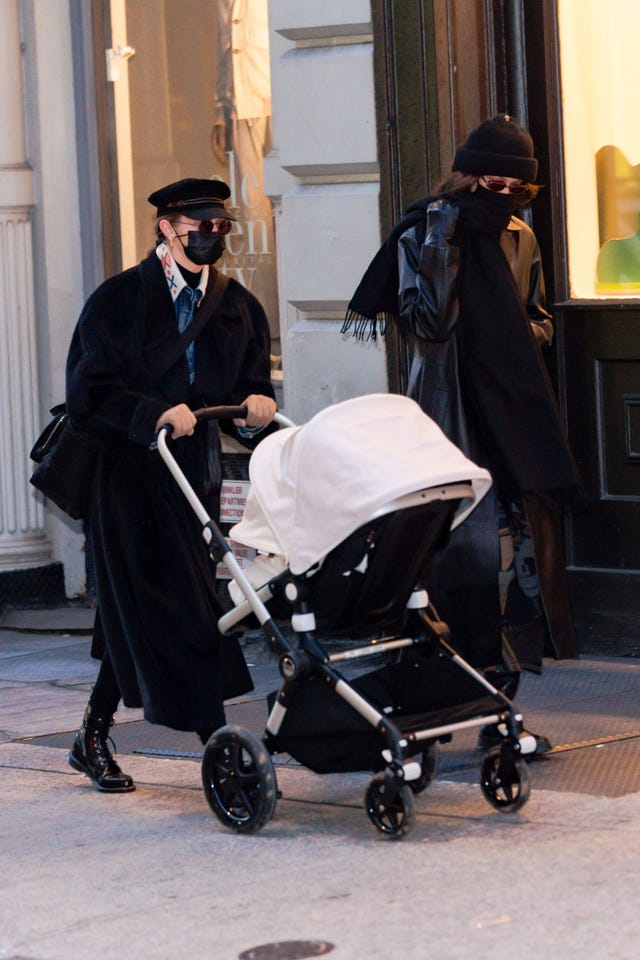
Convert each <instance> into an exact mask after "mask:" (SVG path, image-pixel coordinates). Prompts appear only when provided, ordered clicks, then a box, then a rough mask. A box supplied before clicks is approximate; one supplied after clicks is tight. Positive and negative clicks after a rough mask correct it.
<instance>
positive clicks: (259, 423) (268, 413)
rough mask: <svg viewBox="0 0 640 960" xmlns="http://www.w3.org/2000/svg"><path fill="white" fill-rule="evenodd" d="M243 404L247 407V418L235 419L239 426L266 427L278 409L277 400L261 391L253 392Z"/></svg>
mask: <svg viewBox="0 0 640 960" xmlns="http://www.w3.org/2000/svg"><path fill="white" fill-rule="evenodd" d="M242 405H243V406H245V407H246V408H247V417H246V420H234V421H233V422H234V423H235V425H236V426H237V427H266V426H268V425H269V424H270V423H271V421H272V420H273V418H274V417H275V415H276V411H277V409H278V407H277V405H276V402H275V400H272V399H271V397H265V396H263V395H262V394H260V393H252V394H251V395H250V396H248V397H247V398H246V400H243V403H242Z"/></svg>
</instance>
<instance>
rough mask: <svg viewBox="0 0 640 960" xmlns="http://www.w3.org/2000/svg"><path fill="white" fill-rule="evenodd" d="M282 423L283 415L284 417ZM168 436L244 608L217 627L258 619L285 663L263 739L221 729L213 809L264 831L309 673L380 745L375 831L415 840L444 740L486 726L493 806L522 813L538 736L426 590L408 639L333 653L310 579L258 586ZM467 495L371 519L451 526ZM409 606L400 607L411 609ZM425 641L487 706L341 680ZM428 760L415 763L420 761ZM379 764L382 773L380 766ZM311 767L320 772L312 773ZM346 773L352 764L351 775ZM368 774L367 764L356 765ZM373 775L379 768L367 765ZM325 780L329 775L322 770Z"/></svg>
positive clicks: (225, 410) (389, 508)
mask: <svg viewBox="0 0 640 960" xmlns="http://www.w3.org/2000/svg"><path fill="white" fill-rule="evenodd" d="M244 416H246V408H243V407H240V408H237V407H212V408H206V409H203V410H199V411H196V417H197V418H198V419H214V418H216V419H218V418H219V419H222V418H233V417H244ZM277 419H278V420H279V421H280V422H281V423H283V424H284V425H287V426H288V425H290V422H289V421H287V420H286V418H283V417H280V416H279V415H277ZM170 432H171V428H170V427H168V426H165V427H163V428H162V429H161V430H160V432H159V435H158V450H159V453H160V455H161V457H162V458H163V460H164V462H165V464H166V465H167V467H168V469H169V470H170V472H171V474H172V475H173V477H174V479H175V480H176V482H177V484H178V486H179V487H180V489H181V491H182V493H183V494H184V496H185V498H186V499H187V501H188V502H189V504H190V506H191V507H192V509H193V511H194V513H195V515H196V517H197V518H198V520H199V522H200V524H201V526H202V536H203V539H204V541H205V543H206V544H207V547H208V549H209V553H210V556H211V559H212V561H213V562H214V563H220V562H224V564H225V566H226V568H227V570H228V571H229V573H230V574H231V576H232V578H233V580H234V581H235V582H236V583H237V585H238V586H239V587H240V589H241V591H242V594H243V596H244V601H242V602H241V603H239V604H238V605H237V606H236V607H235V608H234V609H232V610H231V611H229V612H228V613H226V614H224V615H223V616H222V617H221V618H220V619H219V621H218V628H219V629H220V631H221V633H223V634H224V633H226V632H228V631H229V630H230V629H231V628H232V627H234V626H235V625H236V624H238V623H239V622H240V621H242V620H243V619H245V617H246V616H248V615H249V614H254V615H255V617H256V618H257V620H258V622H259V624H260V627H261V629H262V630H263V632H264V634H265V637H266V639H267V642H268V645H269V647H270V649H271V650H272V652H274V653H275V654H277V655H278V656H279V671H280V675H281V678H282V681H281V685H280V688H279V690H278V692H277V695H276V699H275V702H274V703H273V705H272V707H271V710H270V712H269V716H268V719H267V722H266V728H265V733H264V736H263V738H262V740H261V739H260V738H258V737H256V736H255V735H254V734H253V733H251V732H250V731H248V730H245V729H244V728H242V727H240V726H238V725H227V726H225V727H223V728H221V729H219V730H217V731H215V732H214V734H213V735H212V737H211V738H210V740H209V742H208V743H207V745H206V747H205V750H204V754H203V760H202V779H203V787H204V790H205V794H206V797H207V800H208V802H209V805H210V807H211V809H212V811H213V812H214V814H215V815H216V816H217V817H218V819H219V820H220V821H221V822H222V823H223V824H224V825H225V826H227V827H230V828H231V829H233V830H235V831H236V832H238V833H252V832H255V831H257V830H258V829H260V828H261V827H263V826H264V825H265V824H266V823H267V822H268V820H269V819H270V818H271V816H272V815H273V812H274V809H275V804H276V800H277V796H278V791H277V783H276V776H275V770H274V767H273V762H272V760H271V757H272V755H273V754H275V753H278V752H283V748H282V746H281V745H280V744H279V742H278V736H279V734H280V732H281V730H282V728H283V724H284V723H285V720H286V718H287V714H288V711H289V707H290V705H291V703H292V701H293V700H294V698H295V695H296V692H297V691H298V688H299V687H300V685H301V684H302V683H303V682H304V681H305V680H307V679H308V678H309V677H314V678H317V679H319V680H321V681H322V682H323V683H324V684H326V685H327V686H328V688H329V689H330V690H331V691H332V692H333V693H335V694H336V695H337V697H339V698H341V700H342V701H344V702H345V703H346V704H347V705H348V706H349V707H350V708H351V709H352V710H353V711H355V713H356V714H358V715H359V717H360V718H362V719H363V720H364V721H365V723H366V724H368V725H369V726H370V727H371V730H372V732H375V734H377V735H378V736H379V737H380V738H381V740H382V742H383V747H382V748H381V750H380V764H379V768H378V769H376V768H373V769H376V772H375V774H374V776H373V778H372V780H371V782H370V784H369V786H368V788H367V791H366V794H365V808H366V812H367V815H368V817H369V819H370V821H371V822H372V824H373V826H374V827H375V828H376V830H377V831H378V832H380V833H381V834H383V835H385V836H388V837H400V836H402V835H404V834H405V833H407V832H408V830H409V829H410V827H411V825H412V822H413V819H414V802H413V797H414V795H415V794H417V793H420V792H422V791H423V790H424V789H426V787H427V786H428V785H429V783H430V782H431V781H432V780H433V779H434V777H435V775H436V772H437V761H438V744H439V743H443V742H448V741H449V740H451V738H452V736H453V734H455V733H457V732H459V731H461V730H465V729H468V728H472V727H478V726H481V725H484V724H487V723H495V724H498V725H499V731H500V733H501V734H502V742H501V744H500V745H499V746H497V747H493V748H491V749H490V750H489V751H488V752H487V753H486V755H485V757H484V759H483V762H482V767H481V775H480V786H481V789H482V792H483V794H484V796H485V798H486V799H487V800H488V802H489V803H490V804H491V805H492V806H493V807H495V808H496V809H497V810H498V811H500V812H503V813H510V812H515V811H516V810H519V809H520V808H521V807H522V806H523V805H524V804H525V803H526V801H527V799H528V797H529V792H530V782H529V773H528V765H527V764H526V763H525V761H524V759H523V757H524V756H526V755H527V754H532V753H534V752H535V748H536V743H535V738H534V737H533V736H531V735H530V734H527V733H526V732H525V731H524V726H523V718H522V715H521V714H520V712H519V711H518V710H517V708H516V707H515V705H514V704H513V703H512V701H511V700H510V699H509V698H508V697H507V696H506V695H505V694H504V693H503V692H502V691H501V690H500V689H499V688H498V687H496V686H495V685H494V684H492V683H491V682H490V681H489V680H488V679H487V677H486V676H485V675H483V674H482V673H481V672H480V671H479V670H476V669H475V668H474V667H473V666H471V664H469V663H468V662H467V661H466V660H465V659H464V658H463V657H462V656H460V654H459V653H457V651H456V650H455V648H454V646H453V645H452V644H451V643H450V639H451V638H450V631H449V628H448V626H447V625H446V623H444V622H443V621H442V620H441V619H440V618H439V616H438V614H437V611H436V610H435V608H434V607H433V605H432V604H431V603H430V602H429V597H428V594H427V591H426V589H425V588H424V586H423V585H422V584H421V583H417V584H416V585H414V587H413V588H412V589H411V592H410V594H409V596H408V598H407V600H406V610H407V617H406V620H405V624H406V626H407V627H408V628H409V627H410V629H407V630H406V631H401V633H406V635H397V634H396V633H392V634H391V635H389V636H382V637H375V638H374V639H371V638H370V637H369V638H365V639H363V641H362V642H361V643H359V642H358V641H357V640H356V642H358V645H357V646H356V647H350V648H349V649H345V650H340V651H337V652H333V653H328V652H327V651H326V650H325V649H324V648H323V646H322V643H321V641H320V640H319V638H318V630H317V623H316V615H315V612H314V610H313V609H312V608H311V606H310V603H309V596H310V586H309V572H306V573H305V574H302V575H293V574H292V573H291V572H290V571H289V570H286V571H284V573H281V574H279V575H277V576H275V577H273V578H271V579H270V580H269V581H268V582H267V583H265V584H263V585H262V586H261V587H260V588H258V589H256V588H255V587H254V586H253V585H252V583H251V582H250V581H249V579H248V578H247V576H246V575H245V573H244V571H243V570H242V568H241V567H240V565H239V563H238V561H237V559H236V557H235V556H234V553H233V551H232V549H231V547H230V546H229V544H228V543H227V541H226V539H225V537H224V536H223V534H222V532H221V530H220V528H219V527H218V525H217V524H216V523H215V521H214V520H213V519H212V518H211V517H210V516H209V514H208V513H207V511H206V510H205V508H204V507H203V505H202V503H201V502H200V500H199V499H198V497H197V495H196V494H195V492H194V490H193V488H192V487H191V486H190V484H189V482H188V480H187V479H186V477H185V476H184V473H183V472H182V470H181V469H180V467H179V466H178V464H177V463H176V461H175V459H174V457H173V455H172V453H171V451H170V450H169V448H168V446H167V436H168V435H170ZM468 495H469V486H468V484H465V483H461V482H455V483H451V484H447V485H443V486H439V487H432V488H426V489H424V490H420V491H416V492H415V493H413V494H409V495H407V496H405V497H402V498H399V500H397V501H394V502H391V503H389V504H387V505H386V506H385V508H384V509H383V510H380V511H378V513H377V514H376V516H375V517H372V520H376V519H379V518H380V517H384V516H385V515H386V516H387V517H388V518H390V519H389V522H391V523H393V521H394V518H395V517H397V516H400V515H401V514H403V513H404V512H405V511H409V515H411V516H412V518H413V516H414V515H415V511H416V510H418V511H419V510H420V509H421V508H422V509H424V508H425V507H426V508H427V509H436V510H440V511H441V516H440V518H439V520H440V523H441V526H443V525H444V526H446V524H447V521H448V520H449V518H450V517H451V514H452V511H453V509H454V507H455V504H456V503H458V502H459V500H460V498H463V497H465V496H468ZM273 598H280V599H284V600H286V602H287V603H288V604H289V606H290V608H291V610H292V613H291V626H292V629H293V632H294V634H295V641H296V643H295V644H294V643H292V642H291V641H290V639H289V638H288V637H287V636H285V634H284V633H283V631H282V630H281V629H280V627H279V625H278V623H277V622H276V620H275V619H274V617H273V616H272V615H271V613H270V611H269V610H268V608H267V606H266V603H268V602H269V600H271V599H273ZM403 603H404V601H403ZM420 645H428V646H429V648H430V649H435V650H437V652H438V654H439V655H440V656H444V657H446V658H448V660H449V661H451V663H453V664H455V665H456V666H457V667H459V668H460V669H461V670H462V671H464V673H465V674H466V675H467V676H468V677H470V678H471V679H472V680H473V681H475V683H477V684H478V687H479V689H481V690H482V692H483V698H482V699H480V698H479V699H478V700H474V701H472V702H470V703H469V704H467V705H466V709H463V710H462V714H463V716H462V718H461V719H456V718H451V717H450V714H451V709H449V710H444V711H442V710H441V711H430V712H428V713H427V714H424V715H415V716H398V717H397V718H395V717H390V716H388V715H387V714H386V713H385V711H384V709H380V708H378V707H377V706H376V705H375V704H374V703H372V702H371V701H370V700H369V699H368V698H367V697H366V696H364V695H363V694H361V693H360V692H359V691H358V690H357V689H354V687H353V686H352V685H351V684H350V683H349V681H348V680H346V679H345V677H344V676H343V674H342V673H341V672H340V671H339V669H338V666H339V665H340V664H343V663H347V662H348V663H352V662H353V661H357V660H359V659H364V658H370V657H372V656H373V655H379V654H384V655H385V657H387V656H389V655H391V654H395V653H396V652H397V651H403V650H407V649H408V648H412V647H416V646H420ZM418 754H420V755H421V758H420V760H419V761H418V760H417V759H416V756H417V755H418ZM380 768H381V769H380ZM312 769H313V767H312ZM347 769H349V768H347ZM351 769H361V768H351ZM369 769H371V768H369ZM319 772H333V771H324V770H321V771H319Z"/></svg>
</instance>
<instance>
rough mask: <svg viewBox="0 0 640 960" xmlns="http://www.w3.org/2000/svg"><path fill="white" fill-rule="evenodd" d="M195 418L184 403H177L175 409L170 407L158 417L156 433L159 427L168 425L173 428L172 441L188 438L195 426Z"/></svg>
mask: <svg viewBox="0 0 640 960" xmlns="http://www.w3.org/2000/svg"><path fill="white" fill-rule="evenodd" d="M196 422H197V421H196V418H195V416H194V415H193V410H190V409H189V407H188V406H187V405H186V403H179V404H178V405H177V406H176V407H170V408H169V410H165V412H164V413H163V414H161V415H160V416H159V417H158V422H157V423H156V433H157V432H158V430H159V429H160V427H162V426H164V424H166V423H170V424H171V426H172V427H173V430H172V434H171V436H172V437H173V439H174V440H177V439H178V437H190V436H191V434H192V433H193V431H194V430H195V426H196Z"/></svg>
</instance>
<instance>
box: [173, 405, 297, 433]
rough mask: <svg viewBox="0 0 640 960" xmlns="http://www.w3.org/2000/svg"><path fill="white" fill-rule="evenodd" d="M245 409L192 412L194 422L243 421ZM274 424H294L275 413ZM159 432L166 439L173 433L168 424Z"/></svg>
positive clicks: (201, 409)
mask: <svg viewBox="0 0 640 960" xmlns="http://www.w3.org/2000/svg"><path fill="white" fill-rule="evenodd" d="M248 412H249V411H248V409H247V407H246V406H245V407H228V406H219V407H200V409H199V410H194V411H193V415H194V417H195V418H196V420H236V419H237V420H245V419H246V416H247V414H248ZM273 419H274V422H275V423H277V424H278V426H280V427H294V426H295V424H294V422H293V420H289V418H288V417H285V416H284V415H283V414H282V413H276V415H275V416H274V418H273ZM160 430H161V431H162V432H163V433H164V434H166V436H167V437H170V436H171V434H172V433H173V427H172V426H171V424H170V423H165V424H163V425H162V426H161V427H160Z"/></svg>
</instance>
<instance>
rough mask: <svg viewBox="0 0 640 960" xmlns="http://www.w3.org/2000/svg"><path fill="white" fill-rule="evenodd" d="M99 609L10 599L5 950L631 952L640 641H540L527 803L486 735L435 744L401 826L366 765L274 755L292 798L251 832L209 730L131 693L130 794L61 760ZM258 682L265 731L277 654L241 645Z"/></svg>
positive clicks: (0, 712)
mask: <svg viewBox="0 0 640 960" xmlns="http://www.w3.org/2000/svg"><path fill="white" fill-rule="evenodd" d="M91 623H92V611H89V610H84V609H83V608H68V609H67V610H62V611H61V610H56V611H14V612H10V613H9V614H7V615H5V617H4V618H3V620H2V621H0V782H1V787H0V790H1V793H2V809H3V817H2V841H1V850H2V853H1V857H2V861H1V863H2V866H3V867H4V873H3V875H4V877H5V883H4V885H3V890H2V893H1V895H0V957H3V958H14V960H17V958H21V960H76V958H78V960H80V958H82V960H86V958H87V957H88V956H91V957H94V958H97V960H111V958H114V960H115V958H118V960H120V958H122V957H125V958H127V960H128V958H129V957H136V958H141V960H165V958H167V960H169V958H174V957H176V956H179V957H182V956H186V957H189V958H194V960H198V958H200V957H205V956H206V957H215V958H216V960H235V958H243V960H244V958H249V957H251V958H253V960H270V958H274V957H279V958H284V960H287V958H288V960H296V958H297V960H302V958H304V957H310V956H319V955H321V954H325V953H327V954H330V955H331V956H335V957H336V960H338V958H340V960H361V958H362V960H365V958H366V960H369V958H378V957H380V958H383V957H384V958H385V960H396V958H397V960H414V958H415V960H425V958H427V957H428V958H434V960H458V958H469V957H473V958H474V960H484V958H485V957H486V958H487V960H489V958H491V960H494V958H495V957H496V955H500V954H501V953H502V952H504V953H507V954H508V955H509V956H513V955H517V956H518V958H519V960H534V958H535V960H539V957H540V956H545V958H546V960H574V958H576V960H577V958H578V957H580V960H585V958H586V960H602V958H608V957H610V958H612V960H636V958H637V942H638V937H639V935H640V921H638V919H637V904H636V899H637V890H638V888H639V882H640V830H639V829H638V827H639V822H640V716H639V713H640V708H639V704H640V663H638V662H637V661H635V660H598V659H589V660H583V661H578V662H561V663H547V664H545V669H544V672H543V675H542V677H540V678H536V677H532V676H527V677H525V679H524V682H523V684H522V686H521V692H520V694H519V696H518V705H519V707H520V709H521V710H522V712H523V714H524V717H525V722H526V724H527V726H528V727H529V729H534V730H536V731H539V732H544V733H545V734H547V735H548V736H549V737H550V738H551V740H552V742H553V744H554V751H553V753H552V755H551V757H550V758H549V759H542V760H539V761H535V762H533V763H532V764H531V765H530V772H531V778H532V792H531V798H530V800H529V802H528V803H527V804H526V806H525V807H524V808H523V809H522V810H521V811H520V812H519V813H517V814H512V815H502V814H500V813H497V812H496V811H495V810H493V808H491V807H489V806H488V804H487V803H486V800H485V799H484V798H483V796H482V794H481V792H480V789H479V786H478V771H479V765H480V755H478V754H477V753H476V752H475V750H474V742H473V740H474V738H475V732H474V734H473V735H469V734H467V735H466V739H465V735H462V734H460V735H459V736H458V737H456V738H454V740H453V741H452V743H451V744H448V745H445V746H444V747H443V750H442V765H441V770H440V774H439V776H438V778H437V779H436V781H435V782H434V783H433V784H432V785H431V786H430V787H429V788H428V790H427V791H425V793H424V794H421V795H420V796H418V797H416V811H417V817H416V823H415V825H414V828H413V830H412V831H411V833H410V834H409V835H408V836H407V837H406V838H405V839H404V840H402V841H401V842H400V843H393V842H387V841H385V840H384V839H381V838H380V837H379V835H378V834H376V833H374V831H373V828H372V826H371V824H370V823H369V821H368V818H367V816H366V813H365V810H364V805H363V796H364V791H365V788H366V785H367V783H368V780H369V775H367V774H346V775H337V774H336V775H330V776H325V777H321V776H317V775H315V774H313V773H311V772H309V771H308V770H306V769H305V768H303V767H301V766H299V765H296V764H292V763H278V764H277V766H276V772H277V777H278V785H279V788H280V790H281V792H282V795H283V796H282V799H280V800H279V801H278V804H277V807H276V812H275V816H274V818H273V820H272V821H271V822H270V823H269V824H267V826H266V827H265V828H264V829H263V830H262V831H261V832H260V833H259V834H257V835H256V836H253V837H238V836H236V835H235V834H232V833H229V832H228V831H227V830H226V829H225V828H223V827H222V825H221V824H219V822H218V821H217V820H216V819H215V818H214V817H213V815H212V814H211V812H210V810H209V808H208V806H207V803H206V799H205V797H204V794H203V791H202V788H201V785H200V770H199V763H198V759H199V754H200V750H201V747H200V744H199V741H198V740H197V738H196V737H195V735H190V734H176V733H174V732H172V731H164V730H163V729H162V728H154V727H152V726H151V725H149V724H147V723H146V722H145V721H144V720H143V719H142V717H141V714H140V712H139V711H133V710H121V711H119V714H118V721H119V722H118V724H117V725H116V727H115V728H114V738H115V740H116V743H117V746H118V750H119V754H120V757H121V764H122V766H123V768H124V769H125V770H126V771H127V772H129V773H131V774H132V776H133V777H134V780H135V781H136V784H137V790H136V792H135V793H133V794H124V795H119V796H111V797H109V796H105V795H103V794H99V793H98V792H97V791H95V790H93V789H92V788H91V786H90V784H89V781H88V780H87V778H86V777H83V776H82V775H79V774H76V773H74V772H73V771H72V770H71V769H70V768H69V767H68V765H67V763H66V752H67V749H68V746H69V742H70V737H71V736H72V734H73V732H74V731H75V729H76V728H77V726H78V723H79V720H80V718H81V716H82V712H83V710H84V706H85V704H86V700H87V696H88V692H89V690H90V687H91V684H92V682H93V679H94V677H95V673H96V664H95V663H94V662H92V661H91V660H90V657H89V646H90V630H91ZM245 652H246V655H247V659H248V661H249V662H250V664H251V672H252V675H253V677H254V682H255V684H256V689H255V691H254V692H253V693H252V694H250V695H248V696H247V697H244V698H240V699H238V700H237V701H235V702H233V703H231V704H230V705H229V706H228V717H229V719H230V720H237V721H238V722H242V723H243V724H245V725H247V726H249V727H254V728H255V729H256V731H257V732H259V731H260V730H261V729H262V728H263V726H264V722H265V720H266V705H265V702H264V698H265V696H266V694H267V692H269V690H271V689H274V688H275V686H277V680H278V673H277V665H276V664H275V662H274V661H273V660H272V658H271V657H270V656H269V655H268V654H267V653H266V652H265V650H264V648H263V647H262V646H261V645H259V644H251V645H249V646H247V647H246V650H245Z"/></svg>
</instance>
